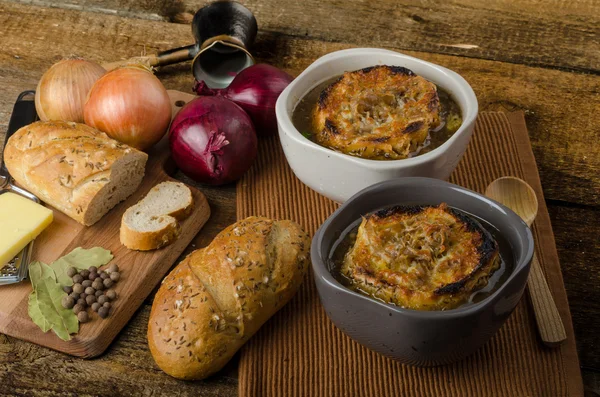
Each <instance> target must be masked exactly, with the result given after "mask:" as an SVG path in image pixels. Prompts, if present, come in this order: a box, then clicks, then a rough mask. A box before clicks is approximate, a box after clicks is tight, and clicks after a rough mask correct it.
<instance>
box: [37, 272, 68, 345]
mask: <svg viewBox="0 0 600 397" xmlns="http://www.w3.org/2000/svg"><path fill="white" fill-rule="evenodd" d="M35 292H36V294H37V302H38V307H39V309H40V311H41V313H42V314H43V315H44V317H45V318H46V319H47V321H48V322H49V323H50V326H51V329H52V331H54V333H55V334H56V335H57V336H58V337H59V338H60V339H62V340H64V341H68V340H70V339H71V336H70V334H71V333H75V332H77V331H78V330H79V322H78V321H77V316H76V315H75V314H74V313H73V311H72V310H69V309H65V308H64V307H62V305H61V299H62V297H63V296H64V295H65V293H64V291H63V290H62V288H61V287H60V285H59V284H58V283H57V282H56V281H55V280H53V279H51V278H44V279H42V280H40V282H39V283H38V285H37V289H36V291H35Z"/></svg>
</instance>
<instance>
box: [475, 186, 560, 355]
mask: <svg viewBox="0 0 600 397" xmlns="http://www.w3.org/2000/svg"><path fill="white" fill-rule="evenodd" d="M485 195H486V196H488V197H489V198H491V199H493V200H496V201H498V202H500V203H502V204H504V205H505V206H507V207H508V208H510V209H512V210H513V211H514V212H515V213H516V214H517V215H519V216H520V217H521V219H523V221H524V222H525V223H526V224H527V225H528V226H531V224H532V223H533V220H534V219H535V217H536V215H537V211H538V201H537V197H536V195H535V192H534V191H533V188H532V187H531V186H529V184H527V182H525V181H523V180H521V179H519V178H515V177H512V176H507V177H503V178H498V179H496V180H495V181H493V182H492V183H490V184H489V186H488V187H487V189H485ZM528 282H529V296H530V297H531V302H532V304H533V312H534V313H535V319H536V322H537V325H538V330H539V332H540V337H541V338H542V342H544V344H545V345H547V346H557V345H559V344H560V343H562V342H563V341H564V340H565V339H567V334H566V332H565V327H564V325H563V322H562V319H561V317H560V314H559V313H558V309H557V308H556V304H555V303H554V299H553V298H552V294H551V293H550V289H549V288H548V283H547V282H546V279H545V277H544V273H543V272H542V268H541V266H540V263H539V262H538V259H537V257H536V255H535V253H534V254H533V258H532V260H531V269H530V272H529V280H528Z"/></svg>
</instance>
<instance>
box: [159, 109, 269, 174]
mask: <svg viewBox="0 0 600 397" xmlns="http://www.w3.org/2000/svg"><path fill="white" fill-rule="evenodd" d="M169 142H170V144H171V153H172V155H173V159H174V160H175V163H176V164H177V166H178V167H179V169H181V170H182V171H183V172H184V173H185V174H186V175H187V176H189V177H190V178H192V179H194V180H196V181H197V182H201V183H207V184H210V185H223V184H225V183H229V182H233V181H235V180H237V179H239V178H240V177H241V176H242V175H243V174H244V173H245V172H246V171H247V170H248V168H250V166H251V165H252V162H253V161H254V158H255V157H256V152H257V149H258V142H257V139H256V132H255V131H254V126H253V125H252V121H251V120H250V117H248V115H247V114H246V112H244V110H242V108H240V107H239V106H238V105H236V104H235V103H233V102H231V101H229V100H227V99H225V98H221V97H199V98H196V99H194V100H192V101H191V102H189V103H188V104H186V105H185V106H184V107H183V108H182V109H181V110H180V111H179V113H177V115H176V116H175V118H174V119H173V122H172V123H171V127H170V129H169Z"/></svg>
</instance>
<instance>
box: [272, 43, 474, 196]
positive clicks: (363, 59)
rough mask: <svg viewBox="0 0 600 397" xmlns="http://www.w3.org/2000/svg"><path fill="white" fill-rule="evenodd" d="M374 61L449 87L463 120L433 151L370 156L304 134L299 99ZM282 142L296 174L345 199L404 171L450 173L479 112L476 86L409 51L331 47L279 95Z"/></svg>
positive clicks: (427, 174)
mask: <svg viewBox="0 0 600 397" xmlns="http://www.w3.org/2000/svg"><path fill="white" fill-rule="evenodd" d="M373 65H393V66H403V67H406V68H408V69H410V70H412V71H413V72H415V73H416V74H418V75H420V76H423V77H425V78H426V79H427V80H430V81H432V82H434V83H435V84H437V85H438V86H440V87H442V88H443V89H444V90H446V91H447V92H449V93H450V95H451V96H452V98H453V99H454V100H455V101H456V102H457V103H458V105H459V106H460V108H461V110H462V116H463V123H462V126H461V127H460V128H459V129H458V131H456V133H454V135H452V137H450V139H448V140H447V141H446V142H445V143H444V144H443V145H441V146H440V147H438V148H436V149H434V150H432V151H431V152H428V153H425V154H422V155H420V156H416V157H413V158H408V159H404V160H387V161H386V160H383V161H382V160H367V159H361V158H358V157H353V156H349V155H346V154H342V153H339V152H335V151H333V150H331V149H327V148H325V147H323V146H320V145H318V144H316V143H314V142H312V141H310V140H309V139H307V138H306V137H304V136H303V135H302V134H301V133H300V132H299V131H298V130H297V129H296V127H294V125H293V124H292V112H293V111H294V108H295V107H296V105H297V104H298V102H299V101H300V100H301V99H302V98H303V97H304V96H305V95H306V94H307V93H308V92H310V90H311V89H312V88H314V87H315V86H317V85H318V84H320V83H322V82H324V81H326V80H329V79H331V78H332V77H335V76H339V75H341V74H342V73H344V72H346V71H353V70H358V69H362V68H366V67H369V66H373ZM275 110H276V114H277V125H278V127H279V137H280V139H281V145H282V146H283V151H284V152H285V156H286V158H287V161H288V163H289V164H290V167H291V168H292V170H293V171H294V173H295V174H296V176H297V177H298V178H299V179H300V180H301V181H302V182H303V183H304V184H306V185H307V186H309V187H310V188H311V189H313V190H316V191H317V192H319V193H321V194H322V195H324V196H326V197H328V198H330V199H332V200H335V201H337V202H340V203H343V202H344V201H346V200H347V199H349V198H350V197H351V196H353V195H354V194H355V193H357V192H358V191H360V190H362V189H364V188H365V187H367V186H370V185H372V184H374V183H378V182H382V181H385V180H389V179H393V178H398V177H405V176H424V177H430V178H437V179H444V180H445V179H448V177H449V176H450V173H451V172H452V171H453V170H454V168H455V167H456V165H457V164H458V161H459V160H460V159H461V157H462V155H463V153H464V152H465V149H466V148H467V144H468V143H469V140H470V138H471V135H472V133H473V127H474V125H475V119H476V118H477V111H478V105H477V98H476V97H475V93H474V92H473V89H472V88H471V86H470V85H469V83H467V82H466V81H465V79H463V78H462V77H461V76H460V75H458V74H457V73H455V72H453V71H451V70H449V69H446V68H444V67H442V66H439V65H435V64H433V63H430V62H426V61H422V60H420V59H417V58H413V57H410V56H408V55H404V54H400V53H398V52H394V51H388V50H382V49H377V48H355V49H350V50H342V51H336V52H332V53H331V54H328V55H325V56H323V57H321V58H319V59H317V60H316V61H315V62H314V63H313V64H312V65H310V66H309V67H308V68H306V70H305V71H304V72H302V74H300V76H298V77H297V78H296V79H295V80H294V81H293V82H292V83H291V84H290V85H289V86H288V87H287V88H286V89H285V90H284V91H283V92H282V93H281V95H280V96H279V99H278V100H277V105H276V107H275Z"/></svg>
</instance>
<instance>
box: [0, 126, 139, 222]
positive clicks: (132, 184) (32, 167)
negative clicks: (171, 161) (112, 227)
mask: <svg viewBox="0 0 600 397" xmlns="http://www.w3.org/2000/svg"><path fill="white" fill-rule="evenodd" d="M147 160H148V155H147V154H146V153H143V152H140V151H139V150H136V149H133V148H131V147H129V146H127V145H125V144H123V143H120V142H117V141H115V140H113V139H110V138H109V137H108V136H107V135H106V134H105V133H103V132H100V131H98V130H95V129H93V128H91V127H88V126H87V125H85V124H79V123H72V122H66V121H39V122H36V123H33V124H30V125H28V126H25V127H23V128H21V129H20V130H18V131H17V132H15V134H14V135H13V136H12V137H10V139H9V140H8V142H7V144H6V149H5V150H4V161H5V164H6V167H7V168H8V171H9V172H10V174H11V175H12V177H13V178H14V179H15V180H16V181H17V182H18V183H19V184H20V185H21V186H23V187H24V188H25V189H27V190H29V191H30V192H31V193H33V194H35V195H36V196H38V197H39V198H40V199H41V200H42V201H44V202H46V203H48V204H50V205H51V206H53V207H54V208H56V209H57V210H59V211H61V212H64V213H65V214H67V215H68V216H70V217H71V218H73V219H75V220H76V221H77V222H79V223H81V224H83V225H86V226H90V225H93V224H94V223H96V222H98V221H99V220H100V218H102V217H103V216H104V214H106V213H107V212H108V211H109V210H110V209H111V208H113V207H114V206H115V205H117V204H118V203H119V202H121V201H123V200H125V199H126V198H127V197H129V196H130V195H131V194H133V192H135V191H136V189H137V188H138V186H139V185H140V183H141V182H142V178H143V177H144V170H145V167H146V161H147Z"/></svg>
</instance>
